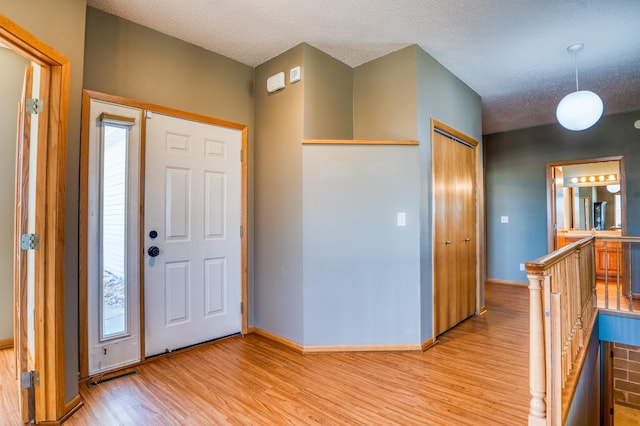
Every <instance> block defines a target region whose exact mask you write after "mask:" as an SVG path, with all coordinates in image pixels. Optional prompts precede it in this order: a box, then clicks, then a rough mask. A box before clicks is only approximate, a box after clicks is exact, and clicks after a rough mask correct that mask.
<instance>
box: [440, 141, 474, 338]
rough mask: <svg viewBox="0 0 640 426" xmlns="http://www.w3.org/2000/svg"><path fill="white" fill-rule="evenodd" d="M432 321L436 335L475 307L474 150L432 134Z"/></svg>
mask: <svg viewBox="0 0 640 426" xmlns="http://www.w3.org/2000/svg"><path fill="white" fill-rule="evenodd" d="M432 144H433V148H432V169H433V178H434V186H433V188H434V202H435V206H434V215H435V216H434V280H435V282H434V304H435V306H434V312H435V315H434V320H435V330H436V336H437V335H439V334H442V333H443V332H445V331H446V330H448V329H450V328H451V327H453V326H454V325H456V324H458V323H459V322H460V321H462V320H464V319H466V318H468V317H469V316H471V315H472V314H473V312H474V309H475V281H476V280H475V276H476V250H475V247H476V233H475V217H476V210H475V193H476V182H475V173H474V170H475V148H474V147H472V146H468V145H466V144H463V143H461V142H458V141H456V140H453V139H451V138H449V137H447V136H444V135H441V134H439V133H436V132H434V133H433V137H432Z"/></svg>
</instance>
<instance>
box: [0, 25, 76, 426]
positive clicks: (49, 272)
mask: <svg viewBox="0 0 640 426" xmlns="http://www.w3.org/2000/svg"><path fill="white" fill-rule="evenodd" d="M0 40H2V42H3V43H4V44H5V45H7V46H8V47H9V48H10V49H12V50H13V51H15V52H16V53H18V54H19V55H21V56H23V57H25V58H27V59H29V60H31V61H33V62H35V63H37V64H39V65H40V67H41V83H40V98H42V99H43V100H44V111H43V112H42V113H41V114H40V118H39V128H38V141H39V142H38V152H37V168H36V169H37V170H36V233H38V234H40V249H38V250H36V251H35V360H34V364H35V368H36V370H37V371H39V373H40V386H37V387H36V389H35V399H36V412H35V416H36V421H37V422H42V423H52V424H57V423H59V422H61V421H62V420H64V418H65V416H67V415H68V414H69V413H70V412H72V411H73V410H75V409H77V408H79V406H80V404H81V401H80V397H79V396H78V395H76V396H75V397H74V398H72V399H71V401H66V396H65V371H66V368H65V367H66V366H65V362H64V262H63V261H62V259H64V235H65V234H64V213H65V211H64V209H65V200H66V199H65V183H66V182H65V179H66V160H67V157H66V153H67V131H68V108H69V78H70V68H71V66H70V63H69V60H68V59H67V58H65V57H64V56H63V55H61V54H60V53H58V52H56V51H55V50H54V49H52V48H51V47H49V46H47V45H46V44H44V43H43V42H41V41H40V40H38V39H37V38H36V37H34V36H33V35H31V34H30V33H29V32H27V31H26V30H24V29H23V28H21V27H19V26H18V25H16V24H15V23H14V22H12V21H11V20H9V19H8V18H7V17H5V16H4V15H1V14H0ZM16 244H17V242H16Z"/></svg>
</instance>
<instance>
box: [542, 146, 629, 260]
mask: <svg viewBox="0 0 640 426" xmlns="http://www.w3.org/2000/svg"><path fill="white" fill-rule="evenodd" d="M609 161H617V162H618V165H619V169H620V194H622V195H623V196H622V197H620V198H621V205H620V208H621V209H622V210H621V214H622V230H621V231H622V232H621V233H622V235H627V176H626V167H625V160H624V155H614V156H609V157H596V158H583V159H578V160H567V161H552V162H549V163H547V164H546V178H547V250H548V253H551V252H553V251H555V250H556V235H555V232H554V231H555V230H554V229H553V223H554V218H555V217H556V214H557V210H556V209H557V206H556V197H555V196H554V195H555V191H554V188H555V182H554V181H553V168H554V167H559V166H570V165H573V164H586V163H606V162H609Z"/></svg>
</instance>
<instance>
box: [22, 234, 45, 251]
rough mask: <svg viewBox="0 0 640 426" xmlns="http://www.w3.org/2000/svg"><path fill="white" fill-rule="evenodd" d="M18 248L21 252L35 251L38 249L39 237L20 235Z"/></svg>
mask: <svg viewBox="0 0 640 426" xmlns="http://www.w3.org/2000/svg"><path fill="white" fill-rule="evenodd" d="M20 248H21V249H22V250H35V249H38V248H40V235H38V234H22V237H21V238H20Z"/></svg>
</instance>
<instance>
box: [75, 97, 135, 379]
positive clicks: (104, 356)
mask: <svg viewBox="0 0 640 426" xmlns="http://www.w3.org/2000/svg"><path fill="white" fill-rule="evenodd" d="M103 113H105V114H111V115H114V116H120V117H126V118H128V119H131V120H134V124H133V125H132V126H130V128H129V130H128V137H127V164H126V165H123V167H126V168H127V172H126V173H127V184H126V199H127V201H126V236H127V240H126V242H125V257H126V270H125V274H126V282H127V290H126V291H127V293H128V298H127V313H126V316H125V318H126V322H127V333H125V334H124V335H122V336H118V337H115V338H107V339H105V338H103V337H102V335H101V327H102V321H106V320H107V318H106V317H105V316H106V315H107V314H106V313H105V312H102V311H101V310H100V306H101V304H102V299H101V297H102V294H101V291H100V284H101V282H102V281H101V279H102V278H101V277H102V273H103V272H102V271H103V264H102V262H103V261H102V252H101V247H102V246H103V239H102V238H103V237H102V232H103V231H102V214H103V212H102V197H101V180H100V176H101V175H102V163H101V152H102V146H103V144H104V141H103V140H102V138H103V131H102V126H103V122H102V121H101V119H100V117H101V115H102V114H103ZM141 118H142V111H141V110H140V109H138V108H133V107H127V106H122V105H116V104H112V103H108V102H103V101H99V100H95V99H92V100H91V106H90V118H89V120H90V123H91V126H90V136H89V137H90V148H89V192H88V209H89V217H88V226H89V232H88V235H87V246H88V276H89V279H88V283H87V301H88V306H87V314H88V345H89V348H88V349H89V351H88V352H89V360H88V361H89V364H88V365H89V374H90V375H92V374H96V373H100V372H105V371H108V370H112V369H115V368H118V367H122V366H125V365H128V364H132V363H136V362H139V361H140V356H141V354H140V268H139V265H140V260H139V259H140V254H139V253H140V239H139V235H140V231H139V229H140V223H139V222H140V220H139V218H140V203H139V200H140V156H141V134H140V133H141V132H140V128H141ZM118 172H119V173H122V171H118Z"/></svg>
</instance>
